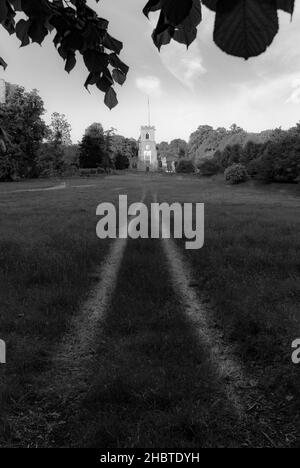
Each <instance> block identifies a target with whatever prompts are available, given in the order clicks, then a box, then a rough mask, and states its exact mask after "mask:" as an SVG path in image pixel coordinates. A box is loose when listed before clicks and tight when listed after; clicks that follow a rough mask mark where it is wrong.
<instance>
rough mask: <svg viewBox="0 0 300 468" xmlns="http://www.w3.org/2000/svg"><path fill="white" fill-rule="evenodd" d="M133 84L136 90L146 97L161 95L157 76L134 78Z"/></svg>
mask: <svg viewBox="0 0 300 468" xmlns="http://www.w3.org/2000/svg"><path fill="white" fill-rule="evenodd" d="M135 83H136V86H137V88H138V89H139V90H140V91H142V92H143V93H145V94H147V95H148V96H160V94H161V82H160V79H159V78H157V76H152V75H148V76H140V77H138V78H136V81H135Z"/></svg>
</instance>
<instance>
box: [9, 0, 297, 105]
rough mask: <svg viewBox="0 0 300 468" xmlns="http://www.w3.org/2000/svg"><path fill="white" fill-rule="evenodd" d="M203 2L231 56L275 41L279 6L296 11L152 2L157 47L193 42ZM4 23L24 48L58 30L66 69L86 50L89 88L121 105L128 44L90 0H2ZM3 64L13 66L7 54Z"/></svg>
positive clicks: (266, 5)
mask: <svg viewBox="0 0 300 468" xmlns="http://www.w3.org/2000/svg"><path fill="white" fill-rule="evenodd" d="M95 1H96V2H97V3H99V0H95ZM202 4H203V5H205V6H206V7H208V8H209V9H210V10H212V11H214V12H215V13H216V19H215V28H214V41H215V43H216V44H217V45H218V46H219V47H220V48H221V49H222V50H223V51H225V52H226V53H228V54H231V55H234V56H237V57H244V58H245V59H248V58H250V57H254V56H257V55H259V54H261V53H263V52H264V51H265V50H266V48H267V47H268V46H269V45H270V44H271V43H272V41H273V39H274V37H275V36H276V34H277V32H278V29H279V22H278V10H283V11H285V12H287V13H290V14H292V13H293V11H294V4H295V0H202V1H200V0H149V1H148V2H147V4H146V6H145V8H144V10H143V11H144V14H145V15H146V16H148V15H149V13H150V12H154V11H159V12H160V15H159V20H158V23H157V26H156V28H155V30H154V32H153V41H154V43H155V45H156V46H157V47H158V48H159V49H160V48H161V46H162V45H166V44H168V43H169V42H170V41H171V40H172V39H174V40H175V41H177V42H180V43H183V44H186V45H187V46H189V45H190V44H191V43H192V42H193V41H194V40H195V39H196V37H197V27H198V26H199V24H200V23H201V21H202ZM20 13H22V14H23V15H20ZM24 14H25V18H24ZM0 23H1V25H2V26H3V27H4V28H5V29H6V30H7V31H8V32H9V34H16V36H17V37H18V39H19V40H20V41H21V46H26V45H28V44H30V43H31V42H37V43H38V44H42V42H43V41H44V39H45V37H46V36H47V35H48V34H49V33H50V32H51V31H53V30H54V32H55V35H54V39H53V42H54V45H55V47H56V48H57V51H58V53H59V55H60V56H61V57H62V58H63V60H64V61H65V70H66V71H67V72H70V71H71V70H72V69H73V68H74V67H75V65H76V54H78V53H79V54H81V55H82V56H83V60H84V63H85V66H86V68H87V70H88V77H87V79H86V82H85V86H86V88H88V86H89V85H96V86H97V87H98V88H99V90H101V91H102V92H103V93H104V94H105V104H106V105H107V106H108V107H109V108H111V109H112V108H113V107H114V106H116V105H117V103H118V100H117V95H116V92H115V90H114V84H115V83H117V84H120V85H123V83H124V82H125V80H126V76H127V73H128V70H129V68H128V66H127V65H125V64H124V63H123V62H122V61H121V60H120V58H119V55H120V53H121V51H122V48H123V44H122V42H120V41H119V40H117V39H115V38H113V37H112V36H111V35H110V34H109V32H108V25H109V22H108V21H107V20H106V19H103V18H100V17H99V16H98V14H97V13H96V12H95V10H94V9H93V8H91V7H89V6H88V5H87V0H0ZM0 64H1V65H2V66H3V67H4V68H6V66H7V64H6V62H5V61H4V59H3V58H0Z"/></svg>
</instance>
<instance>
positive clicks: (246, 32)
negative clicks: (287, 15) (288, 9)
mask: <svg viewBox="0 0 300 468" xmlns="http://www.w3.org/2000/svg"><path fill="white" fill-rule="evenodd" d="M278 28H279V24H278V15H277V6H276V2H274V1H273V0H223V1H221V2H220V1H218V4H217V14H216V22H215V31H214V40H215V42H216V44H217V45H218V46H219V47H220V48H221V49H222V50H223V51H224V52H226V53H228V54H230V55H234V56H237V57H244V58H245V59H248V58H249V57H254V56H257V55H259V54H261V53H262V52H264V51H265V50H266V49H267V47H268V46H269V45H270V44H271V43H272V41H273V39H274V37H275V35H276V34H277V32H278Z"/></svg>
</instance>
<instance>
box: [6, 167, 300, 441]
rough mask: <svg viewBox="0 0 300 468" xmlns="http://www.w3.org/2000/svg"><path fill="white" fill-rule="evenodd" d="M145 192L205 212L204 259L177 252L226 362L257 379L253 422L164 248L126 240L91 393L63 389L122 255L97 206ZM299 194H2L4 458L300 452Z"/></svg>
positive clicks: (90, 370) (138, 181)
mask: <svg viewBox="0 0 300 468" xmlns="http://www.w3.org/2000/svg"><path fill="white" fill-rule="evenodd" d="M63 183H64V184H65V185H62V184H63ZM53 187H54V190H52V188H53ZM44 189H47V190H44ZM49 189H50V190H49ZM143 192H145V193H146V194H147V202H148V203H150V202H151V201H152V199H153V196H154V195H155V194H156V195H157V197H158V200H159V201H168V202H172V201H179V202H204V203H205V209H206V216H205V221H206V227H205V234H206V239H205V246H204V248H203V249H201V250H199V251H185V250H184V244H183V242H182V241H180V242H177V243H176V244H177V248H178V252H180V255H182V257H183V259H184V261H185V262H186V264H187V265H188V266H189V268H190V271H191V278H190V280H191V282H192V283H193V289H195V291H196V294H197V296H198V297H199V302H200V303H201V304H202V305H203V307H204V306H205V307H204V308H205V309H206V313H207V314H208V315H209V316H210V318H211V319H212V321H213V325H212V329H213V328H215V329H216V335H215V337H216V340H218V341H220V343H219V348H220V349H222V346H223V349H224V353H227V350H228V349H229V348H230V350H231V351H232V353H233V355H234V358H235V359H236V360H237V361H238V362H239V363H240V366H241V368H243V369H245V374H246V376H247V377H246V380H245V381H244V382H242V383H241V382H239V384H238V385H237V383H235V384H234V382H233V388H234V390H235V391H236V393H237V396H238V397H239V399H241V400H242V401H243V402H244V406H245V408H244V410H243V414H242V415H241V414H240V412H239V411H235V409H234V407H233V406H234V405H232V402H230V400H228V395H226V392H225V388H226V378H224V376H223V377H222V376H220V375H218V374H217V373H216V371H215V369H214V367H213V366H212V362H211V356H210V350H209V349H208V348H207V345H206V344H205V343H203V342H201V339H199V337H198V335H196V334H195V327H196V326H195V327H193V325H192V323H191V322H190V321H189V320H188V319H187V314H186V310H185V307H184V305H183V303H182V301H181V297H180V293H179V291H178V290H176V288H175V287H174V284H173V282H172V278H171V275H170V271H169V267H168V264H167V261H166V258H165V255H164V251H163V249H162V245H161V242H160V241H158V240H157V241H154V240H149V241H147V240H146V241H145V240H144V241H142V240H139V241H129V242H128V244H127V246H126V249H125V252H124V256H123V258H122V263H121V267H120V269H119V271H118V276H117V284H116V287H115V291H114V294H113V295H112V297H111V300H110V302H109V305H108V306H107V308H106V310H105V314H104V316H103V317H101V320H99V324H98V325H97V329H96V332H95V337H96V338H95V342H94V352H93V354H92V355H88V356H87V361H86V362H87V376H88V377H84V379H87V381H86V380H84V379H82V381H81V383H80V392H79V391H78V388H76V386H73V387H74V388H72V389H70V390H69V391H68V393H67V394H66V393H65V391H64V389H63V388H61V389H60V390H59V391H58V390H57V389H54V388H53V386H51V380H52V379H51V375H53V372H54V371H53V366H54V364H53V362H54V361H53V357H54V356H55V352H56V349H57V348H58V347H59V346H60V343H61V342H62V341H63V339H64V336H65V335H66V334H67V333H68V331H69V329H70V323H71V321H72V319H73V318H74V317H76V316H77V314H78V311H79V310H80V308H81V307H82V304H83V303H84V301H85V299H86V297H87V294H88V291H89V290H90V289H91V288H93V287H95V276H94V271H95V268H97V267H98V266H99V265H102V264H104V263H105V260H106V258H107V257H109V255H110V249H111V245H112V243H113V241H108V240H105V241H100V240H99V239H97V237H96V235H95V227H96V222H97V217H96V215H95V213H96V207H97V205H98V204H99V203H100V202H102V201H112V202H117V198H118V195H119V194H128V197H129V201H132V202H136V201H140V199H141V197H142V193H143ZM299 195H300V191H299V186H298V185H295V186H283V185H280V186H269V187H263V186H254V185H252V184H245V185H243V186H239V187H228V186H225V185H224V184H223V182H221V181H220V180H218V179H215V180H214V179H207V180H206V179H201V180H200V179H198V178H194V177H179V176H169V177H168V176H159V175H156V176H152V175H149V177H145V176H134V175H124V176H123V175H119V176H111V177H103V178H90V179H88V180H82V179H81V180H76V179H72V180H67V181H63V182H62V181H56V182H55V181H54V182H51V181H50V182H49V181H42V182H40V181H37V182H25V183H18V184H1V185H0V225H1V231H0V284H1V289H0V311H1V315H0V338H1V339H4V340H5V341H6V342H7V348H8V353H7V358H8V362H7V364H6V365H5V366H1V368H0V382H1V390H0V397H1V400H0V406H1V412H0V414H1V416H0V422H1V426H0V444H1V446H5V447H11V446H17V447H24V446H85V447H213V446H222V445H223V446H239V447H241V446H259V447H264V446H277V447H290V446H292V447H296V446H300V441H299V424H300V415H299V413H300V409H299V407H300V404H299V401H300V395H299V391H300V377H299V369H298V368H297V366H294V365H293V364H292V361H291V343H292V341H293V340H294V339H296V338H299V337H300V316H299V305H300V260H299V250H300V236H299V232H300V215H299V213H300V211H299V209H300V196H299ZM96 281H97V278H96ZM212 333H214V332H213V331H212ZM79 357H80V356H79ZM51 369H52V370H51ZM77 372H78V370H77ZM70 373H71V371H70ZM65 379H68V375H66V376H65ZM70 380H72V379H71V376H70ZM79 394H80V395H79Z"/></svg>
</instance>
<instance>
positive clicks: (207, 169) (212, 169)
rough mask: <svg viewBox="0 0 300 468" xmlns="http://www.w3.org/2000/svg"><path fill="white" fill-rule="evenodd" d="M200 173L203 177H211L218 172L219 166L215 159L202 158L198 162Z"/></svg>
mask: <svg viewBox="0 0 300 468" xmlns="http://www.w3.org/2000/svg"><path fill="white" fill-rule="evenodd" d="M197 167H198V169H199V171H200V174H201V175H202V176H205V177H211V176H213V175H216V174H218V173H219V172H220V166H219V164H218V162H217V161H216V160H215V159H203V160H202V161H200V162H199V163H198V166H197Z"/></svg>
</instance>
